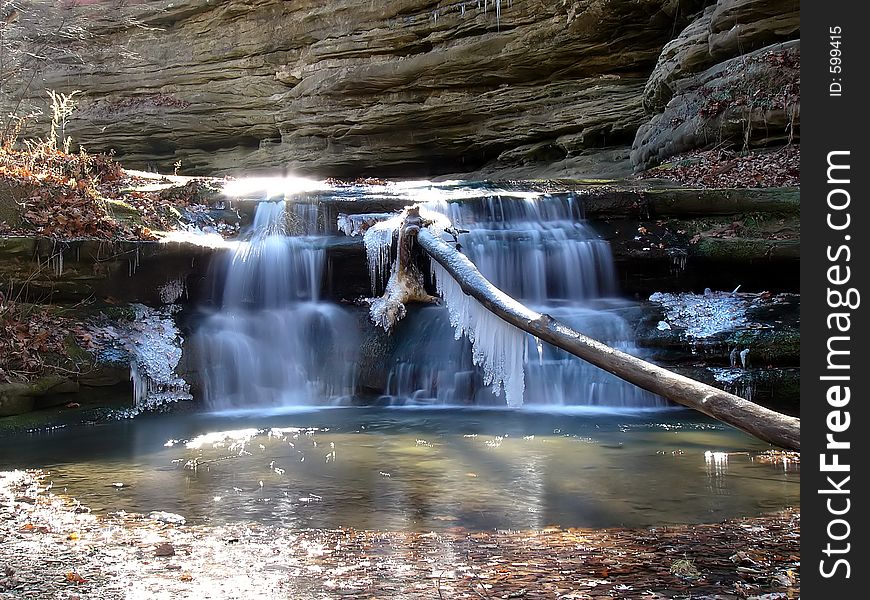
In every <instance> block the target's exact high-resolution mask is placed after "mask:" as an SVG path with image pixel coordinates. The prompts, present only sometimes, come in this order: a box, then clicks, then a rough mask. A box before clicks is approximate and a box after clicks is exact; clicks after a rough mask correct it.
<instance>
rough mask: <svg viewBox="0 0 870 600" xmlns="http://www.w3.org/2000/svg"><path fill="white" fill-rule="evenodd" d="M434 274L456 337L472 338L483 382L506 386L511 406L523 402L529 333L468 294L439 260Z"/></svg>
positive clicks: (495, 389) (496, 389)
mask: <svg viewBox="0 0 870 600" xmlns="http://www.w3.org/2000/svg"><path fill="white" fill-rule="evenodd" d="M431 264H432V276H433V277H434V278H435V285H436V288H437V289H438V293H439V294H441V298H442V299H443V300H444V304H445V305H447V311H448V313H449V314H450V324H451V325H452V326H453V328H454V329H455V337H456V339H459V338H461V337H462V336H463V335H464V336H465V337H467V338H468V339H469V341H471V353H472V360H473V361H474V364H476V365H478V366H480V367H482V368H483V382H484V383H485V384H486V385H492V392H493V394H495V395H496V396H498V395H500V394H501V390H502V389H504V392H505V400H506V401H507V404H508V406H521V405H522V403H523V391H524V389H525V379H524V373H523V366H524V364H525V362H526V359H527V355H528V351H527V346H526V339H527V337H526V334H525V333H523V332H522V331H520V330H519V329H517V328H516V327H514V326H513V325H509V324H508V323H505V322H504V321H502V320H501V319H499V318H498V317H496V316H495V315H494V314H492V313H491V312H489V311H488V310H486V309H485V308H484V307H483V306H481V305H480V303H479V302H478V301H477V300H475V299H474V298H472V297H471V296H468V295H466V294H465V292H463V291H462V288H461V287H460V286H459V284H458V283H457V282H456V281H455V280H454V279H453V277H451V276H450V274H449V273H447V271H446V270H444V267H442V266H441V265H440V264H438V263H437V262H436V261H434V260H433V261H431Z"/></svg>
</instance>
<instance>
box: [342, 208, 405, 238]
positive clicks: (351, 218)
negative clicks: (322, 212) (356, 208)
mask: <svg viewBox="0 0 870 600" xmlns="http://www.w3.org/2000/svg"><path fill="white" fill-rule="evenodd" d="M392 217H393V214H392V213H362V214H357V215H348V214H345V213H341V214H340V215H338V222H337V225H338V230H339V231H340V232H342V233H343V234H344V235H346V236H347V237H356V236H358V235H365V232H366V231H368V230H369V228H370V227H372V226H373V225H375V224H377V223H379V222H380V221H385V220H387V219H390V218H392Z"/></svg>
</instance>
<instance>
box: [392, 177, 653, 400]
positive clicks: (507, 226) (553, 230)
mask: <svg viewBox="0 0 870 600" xmlns="http://www.w3.org/2000/svg"><path fill="white" fill-rule="evenodd" d="M429 206H430V207H431V208H432V209H434V210H439V211H440V212H442V213H443V214H446V215H449V217H450V219H451V220H452V221H453V224H454V225H455V226H456V227H457V228H459V229H466V230H468V233H465V234H462V235H461V236H460V238H459V242H460V246H461V250H462V252H464V253H465V254H466V255H467V256H468V257H469V258H470V259H471V260H472V261H473V262H474V263H475V265H476V266H477V267H478V269H480V271H481V272H482V274H483V275H484V276H485V277H486V278H487V279H489V280H490V281H491V282H493V283H494V284H495V285H496V286H497V287H499V288H500V289H502V290H503V291H505V292H507V293H508V294H509V295H511V296H512V297H514V298H517V299H518V300H520V301H522V302H523V303H524V304H526V305H527V306H529V307H530V308H532V309H534V310H536V311H539V312H542V313H548V314H550V315H552V316H554V317H556V318H557V319H560V320H562V321H564V322H566V323H567V324H569V325H571V326H572V327H574V328H575V329H577V330H578V331H580V332H582V333H585V334H587V335H590V336H591V337H593V338H595V339H597V340H599V341H601V342H604V343H606V344H608V345H610V346H613V347H616V348H618V349H620V350H623V351H625V352H628V353H632V354H637V353H638V349H637V347H636V346H635V344H634V343H633V333H632V332H631V330H630V327H629V326H628V324H627V323H626V321H625V319H623V318H622V317H621V316H620V315H619V314H618V309H619V308H620V307H622V306H624V305H625V304H626V303H625V302H623V301H620V300H618V299H617V298H615V297H614V296H615V293H616V284H615V272H614V267H613V259H612V255H611V253H610V248H609V245H608V244H607V242H606V241H604V240H601V239H598V238H597V237H596V236H595V235H594V232H593V231H592V230H591V229H590V228H589V227H588V226H587V225H585V224H584V223H583V221H582V218H581V213H580V207H579V205H578V204H577V201H576V200H575V199H574V198H573V197H572V196H563V197H547V196H543V195H540V194H514V195H505V196H490V197H488V198H486V199H482V200H480V201H478V202H476V203H470V202H465V203H462V204H461V205H460V204H459V203H448V202H446V201H443V200H440V201H439V200H435V201H431V202H429ZM471 207H476V208H471ZM432 270H433V275H434V277H435V280H436V285H437V287H438V290H439V293H440V294H441V296H442V297H443V299H444V300H445V304H446V305H447V309H448V311H449V320H450V325H451V326H452V327H453V328H454V331H455V333H454V337H455V338H456V339H459V338H460V337H461V336H462V335H465V336H466V337H467V338H468V340H469V341H470V342H471V349H470V351H469V350H468V348H467V345H465V346H464V345H463V344H462V343H460V342H454V343H453V344H450V343H449V342H447V341H445V340H444V337H445V336H446V335H449V333H448V332H447V331H446V327H445V324H444V321H443V319H440V318H439V317H438V316H437V313H435V312H433V311H430V310H421V311H418V314H417V315H415V318H419V319H423V320H424V321H426V323H424V324H423V325H420V326H418V327H419V328H420V329H421V330H422V331H419V330H418V333H417V335H420V334H422V335H423V336H424V338H423V339H425V340H426V344H427V346H430V347H432V349H433V351H432V352H428V353H426V354H425V355H422V353H420V352H418V351H417V350H416V349H414V348H411V347H410V344H408V345H405V346H404V347H401V346H400V353H399V359H398V364H397V365H396V366H395V367H394V368H393V370H392V372H391V374H390V377H389V380H388V390H387V396H388V397H389V398H391V401H393V402H395V403H399V404H402V403H407V402H409V401H410V402H412V403H427V402H436V403H447V404H469V403H474V404H499V403H504V402H506V403H507V404H508V405H511V406H515V405H519V404H539V405H561V406H570V405H591V406H612V407H654V406H663V405H665V404H666V402H665V401H663V400H661V399H660V398H658V397H656V396H654V395H653V394H650V393H648V392H645V391H644V390H641V389H639V388H637V387H635V386H634V385H632V384H629V383H625V382H623V381H622V380H620V379H618V378H616V377H614V376H612V375H610V374H609V373H606V372H604V371H602V370H601V369H598V368H596V367H593V366H592V365H590V364H588V363H586V362H585V361H582V360H580V359H578V358H576V357H573V356H570V355H569V354H567V353H565V352H563V351H561V350H558V349H556V348H554V347H552V346H550V345H548V344H542V343H540V342H539V341H538V340H536V339H535V338H533V337H531V336H527V335H526V334H523V333H521V332H520V331H519V330H517V329H516V328H514V327H512V326H510V325H507V324H506V323H504V322H503V321H501V320H500V319H498V318H497V317H495V316H493V315H492V314H491V313H489V311H486V310H485V309H483V308H482V307H481V306H480V305H479V304H478V303H477V302H476V301H474V300H472V299H471V298H469V297H468V296H466V295H465V294H464V293H462V291H461V290H460V289H459V287H458V285H456V284H455V282H453V280H452V278H450V277H449V276H448V275H447V274H446V272H443V269H441V268H440V267H439V266H437V265H435V266H433V269H432ZM402 353H404V355H403V354H402ZM469 362H473V364H475V365H478V366H479V367H480V370H479V371H475V370H474V369H473V368H472V367H471V366H470V365H469V364H468V363H469ZM466 365H467V366H466ZM484 386H490V387H489V388H488V391H487V388H485V387H484ZM481 388H483V389H481ZM502 389H504V391H505V396H506V399H505V400H500V399H499V396H500V392H501V390H502ZM487 396H488V397H487Z"/></svg>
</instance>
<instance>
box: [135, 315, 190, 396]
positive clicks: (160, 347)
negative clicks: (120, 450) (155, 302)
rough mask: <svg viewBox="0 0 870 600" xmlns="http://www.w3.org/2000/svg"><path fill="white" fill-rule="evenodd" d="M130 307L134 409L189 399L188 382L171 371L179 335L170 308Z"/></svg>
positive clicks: (175, 363) (178, 357)
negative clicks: (131, 313) (131, 317)
mask: <svg viewBox="0 0 870 600" xmlns="http://www.w3.org/2000/svg"><path fill="white" fill-rule="evenodd" d="M133 309H134V310H135V311H136V321H135V323H134V324H133V331H132V332H131V335H130V344H129V350H130V379H132V380H133V399H134V410H135V411H136V412H138V411H141V410H145V409H151V408H157V407H158V406H160V405H162V404H166V403H168V402H177V401H178V400H190V399H191V398H192V397H191V395H190V386H189V385H188V384H187V382H185V381H184V379H182V378H181V377H179V376H178V375H176V374H175V368H176V367H177V366H178V362H179V361H180V360H181V343H182V339H181V336H180V335H179V332H178V328H177V327H176V326H175V323H174V322H173V320H172V316H171V314H170V310H171V309H162V310H155V309H153V308H149V307H147V306H143V305H141V304H134V305H133Z"/></svg>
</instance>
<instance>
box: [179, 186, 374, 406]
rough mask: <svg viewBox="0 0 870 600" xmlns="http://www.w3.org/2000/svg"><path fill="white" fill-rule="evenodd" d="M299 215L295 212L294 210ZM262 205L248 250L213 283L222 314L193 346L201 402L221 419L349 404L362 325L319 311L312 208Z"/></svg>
mask: <svg viewBox="0 0 870 600" xmlns="http://www.w3.org/2000/svg"><path fill="white" fill-rule="evenodd" d="M294 207H295V205H294ZM298 208H299V210H297V211H295V212H294V213H290V214H288V212H287V204H286V203H285V202H283V201H282V202H261V203H259V205H258V206H257V210H256V213H255V217H254V223H253V225H252V227H251V230H250V232H249V233H248V235H247V239H246V240H245V241H241V242H238V244H237V246H236V247H235V249H234V250H233V251H232V252H228V253H227V255H226V256H225V257H224V259H225V260H224V262H223V263H222V264H221V265H220V268H219V270H218V271H219V272H218V273H215V292H214V293H213V297H214V304H215V306H214V307H212V308H210V309H208V311H207V312H208V315H207V316H206V318H205V319H204V320H203V322H202V323H201V325H200V326H199V328H198V331H197V334H196V336H195V340H194V343H195V348H196V354H197V356H198V357H199V361H200V373H201V375H202V377H201V381H202V395H203V397H204V400H205V402H206V404H207V405H209V406H210V407H211V408H214V409H218V410H226V409H246V408H279V407H283V406H293V405H305V404H324V403H328V402H330V401H335V400H337V399H341V398H345V397H348V396H350V395H351V394H352V393H353V390H354V371H355V365H356V363H357V360H356V354H357V348H358V346H359V341H358V323H357V320H356V319H355V318H354V317H352V316H351V315H349V314H348V313H347V312H346V311H345V310H344V309H342V308H341V307H339V306H338V305H336V304H332V303H327V302H321V301H319V296H320V288H321V278H322V274H323V270H324V262H325V250H324V249H323V244H322V243H321V242H322V238H318V237H312V236H289V235H287V231H288V222H293V223H296V224H297V225H298V224H299V223H301V224H302V229H303V231H304V230H306V229H309V228H310V226H311V224H310V223H308V225H309V227H306V226H305V225H306V223H307V222H308V221H309V220H310V219H309V218H308V217H309V216H310V215H309V214H308V213H309V212H310V211H309V210H307V209H308V208H310V207H308V206H306V205H300V206H299V207H298Z"/></svg>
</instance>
